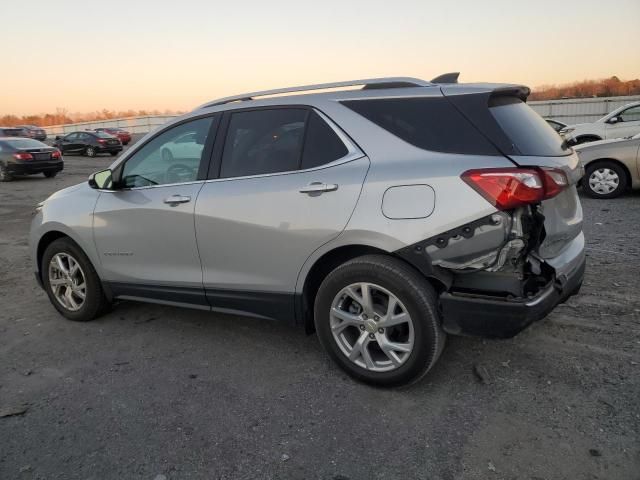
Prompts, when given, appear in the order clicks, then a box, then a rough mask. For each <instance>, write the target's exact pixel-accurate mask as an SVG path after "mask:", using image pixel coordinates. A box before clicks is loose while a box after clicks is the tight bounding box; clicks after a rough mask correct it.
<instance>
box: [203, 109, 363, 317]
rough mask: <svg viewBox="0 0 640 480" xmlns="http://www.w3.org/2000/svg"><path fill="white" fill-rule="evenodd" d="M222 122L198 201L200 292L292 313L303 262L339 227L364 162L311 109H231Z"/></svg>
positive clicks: (226, 305)
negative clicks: (219, 148)
mask: <svg viewBox="0 0 640 480" xmlns="http://www.w3.org/2000/svg"><path fill="white" fill-rule="evenodd" d="M221 129H222V131H221V134H222V135H223V138H224V139H225V142H224V149H223V150H222V151H220V152H219V154H218V155H217V156H216V162H214V164H213V172H212V174H211V173H210V176H211V177H214V178H213V179H212V180H210V181H208V182H206V183H205V185H204V187H203V188H202V191H201V192H200V195H199V197H198V202H197V204H196V219H195V222H196V233H197V238H198V248H199V251H200V258H201V260H202V267H203V276H204V287H205V290H206V293H207V298H208V299H209V301H210V303H211V305H212V307H214V309H222V310H225V309H228V310H240V311H244V312H255V313H257V314H260V315H264V316H268V317H272V318H282V319H285V320H292V318H293V298H294V294H293V292H294V291H295V284H296V278H297V275H298V273H299V271H300V268H301V266H302V265H303V263H304V262H305V260H306V259H307V258H308V257H309V255H311V253H312V252H313V251H314V250H315V249H317V248H318V247H320V246H321V245H322V244H324V243H326V242H328V241H329V240H331V239H333V238H335V237H336V236H338V235H339V234H340V232H341V231H342V230H343V229H344V227H345V226H346V224H347V221H348V219H349V217H350V215H351V213H352V212H353V209H354V207H355V205H356V202H357V200H358V196H359V194H360V190H361V187H362V183H363V181H364V178H365V175H366V172H367V170H368V167H369V160H368V158H367V157H365V156H364V154H363V153H362V152H361V151H360V150H359V149H358V148H357V147H356V146H355V145H354V144H353V142H351V141H350V140H349V139H348V137H347V136H346V135H345V134H344V133H343V132H342V131H341V130H339V129H338V128H337V127H336V126H335V125H333V124H332V123H331V122H330V121H329V120H328V119H327V118H326V117H324V116H323V115H322V114H320V113H319V112H316V111H314V110H312V109H307V108H298V107H297V108H284V107H283V108H268V109H254V110H237V111H232V112H230V113H227V114H225V119H224V121H223V124H222V127H221Z"/></svg>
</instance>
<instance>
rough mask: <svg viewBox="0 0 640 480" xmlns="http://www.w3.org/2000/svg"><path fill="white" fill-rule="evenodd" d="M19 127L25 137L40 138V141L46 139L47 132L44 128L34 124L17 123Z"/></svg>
mask: <svg viewBox="0 0 640 480" xmlns="http://www.w3.org/2000/svg"><path fill="white" fill-rule="evenodd" d="M19 128H22V130H24V133H25V136H26V137H29V138H33V139H35V140H40V141H41V142H43V141H45V140H46V139H47V132H46V130H45V129H44V128H40V127H37V126H35V125H19Z"/></svg>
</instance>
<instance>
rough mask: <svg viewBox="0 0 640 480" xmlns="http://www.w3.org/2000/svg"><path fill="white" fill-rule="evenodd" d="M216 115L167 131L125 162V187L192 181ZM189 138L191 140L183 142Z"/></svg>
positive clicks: (123, 179)
mask: <svg viewBox="0 0 640 480" xmlns="http://www.w3.org/2000/svg"><path fill="white" fill-rule="evenodd" d="M212 122H213V117H206V118H199V119H197V120H192V121H190V122H186V123H182V124H180V125H178V126H175V127H173V128H170V129H169V130H165V131H163V132H162V133H160V134H159V135H157V136H156V137H155V138H153V139H152V140H151V141H150V142H148V143H147V144H145V145H144V146H143V147H142V148H140V150H138V151H137V152H135V153H134V154H133V156H132V157H130V158H129V159H128V160H127V162H126V163H125V165H124V168H123V170H122V177H121V178H122V179H121V183H122V185H123V186H124V187H125V188H133V187H146V186H152V185H167V184H173V183H184V182H193V181H195V180H197V179H198V171H199V169H200V164H201V163H202V162H206V161H208V159H206V158H203V153H204V149H205V145H206V143H207V139H208V137H209V132H210V130H211V124H212ZM185 138H188V141H184V139H185Z"/></svg>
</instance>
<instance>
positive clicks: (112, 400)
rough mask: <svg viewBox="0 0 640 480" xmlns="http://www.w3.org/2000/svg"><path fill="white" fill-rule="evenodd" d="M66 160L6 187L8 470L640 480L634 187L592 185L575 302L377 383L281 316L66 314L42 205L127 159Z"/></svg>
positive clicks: (2, 371)
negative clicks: (31, 232)
mask: <svg viewBox="0 0 640 480" xmlns="http://www.w3.org/2000/svg"><path fill="white" fill-rule="evenodd" d="M66 160H67V164H66V170H65V171H64V172H63V173H62V174H61V175H59V176H58V177H57V178H55V179H45V178H44V177H42V176H37V177H31V178H26V179H22V180H17V181H14V182H13V183H6V184H0V479H3V480H4V479H14V478H15V479H22V478H25V479H26V478H38V479H40V478H41V479H49V478H52V479H57V478H61V479H76V478H77V479H112V478H113V479H129V478H142V479H150V480H165V479H184V478H203V479H231V478H247V479H249V478H300V479H332V480H339V479H342V480H345V479H395V478H402V479H410V478H421V479H430V480H433V479H443V480H449V479H493V478H495V479H531V480H533V479H537V480H539V479H570V480H579V479H606V480H617V479H640V295H639V292H640V290H639V283H640V194H639V193H634V194H629V195H626V196H625V197H623V198H619V199H616V200H611V201H596V200H591V199H588V198H583V205H584V210H585V230H586V235H587V241H588V255H589V259H588V271H587V277H586V282H585V284H584V286H583V289H582V292H581V293H580V295H579V296H577V297H574V298H572V299H571V300H570V301H569V302H568V303H567V304H565V305H562V306H560V307H558V308H557V309H556V311H555V312H554V313H552V314H551V315H550V316H549V317H548V318H547V319H546V320H544V321H542V322H540V323H537V324H535V325H533V326H532V327H530V328H529V329H528V330H526V331H525V332H523V333H521V334H520V335H518V336H517V337H516V338H513V339H511V340H502V341H498V340H491V341H489V340H482V339H475V338H456V337H449V339H448V344H447V346H446V348H445V351H444V353H443V355H442V357H441V358H440V361H439V363H438V364H437V365H436V367H435V368H434V370H433V371H432V372H431V373H430V374H429V375H428V376H427V377H426V378H424V379H423V380H422V381H421V382H419V383H418V384H416V385H414V386H412V387H410V388H405V389H399V390H380V389H374V388H371V387H367V386H364V385H361V384H358V383H355V382H354V381H352V380H351V379H349V378H347V377H346V376H345V375H344V374H343V373H341V371H339V370H338V369H337V368H336V367H335V366H334V365H333V364H332V363H331V362H330V361H329V359H328V358H327V356H326V355H325V354H324V353H323V351H322V350H321V348H320V345H319V343H318V340H317V338H316V337H315V336H306V335H305V334H304V333H303V332H301V331H298V330H295V329H292V328H290V327H287V326H285V325H282V324H278V323H271V322H264V321H260V320H255V319H249V318H243V317H235V316H225V315H218V314H211V313H206V312H201V311H191V310H181V309H177V308H170V307H163V306H149V305H142V304H135V303H122V304H120V305H119V306H117V307H116V308H115V309H114V310H113V312H112V313H110V314H109V315H107V316H105V317H104V318H101V319H99V320H97V321H94V322H91V323H87V324H79V323H73V322H69V321H67V320H65V319H63V318H62V317H61V316H59V315H58V314H57V313H56V311H55V310H54V309H53V307H52V306H51V305H50V304H49V301H48V299H47V297H46V295H45V294H44V293H43V292H42V291H41V290H40V289H39V287H38V286H37V285H36V282H35V280H34V277H33V273H32V270H31V265H30V262H29V260H28V257H27V255H28V252H27V232H28V229H29V222H30V217H31V212H32V210H33V206H34V205H35V204H36V203H37V202H38V201H41V200H43V199H44V198H46V197H47V196H48V195H49V194H51V193H52V192H54V191H56V190H58V189H60V188H63V187H65V186H68V185H72V184H75V183H78V182H81V181H84V180H85V179H86V178H87V176H88V175H89V173H90V172H92V171H95V170H99V169H101V168H103V167H106V166H107V165H109V164H110V163H111V161H112V158H110V157H100V158H95V159H89V158H83V157H67V159H66ZM474 369H475V370H477V371H480V372H482V373H483V375H484V377H483V378H484V380H481V378H480V377H479V376H478V375H477V374H476V373H474Z"/></svg>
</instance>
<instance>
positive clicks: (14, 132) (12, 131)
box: [0, 128, 24, 137]
mask: <svg viewBox="0 0 640 480" xmlns="http://www.w3.org/2000/svg"><path fill="white" fill-rule="evenodd" d="M23 134H24V130H23V129H22V128H0V135H4V136H6V137H19V136H21V135H23Z"/></svg>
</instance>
